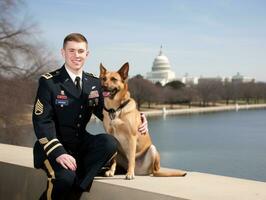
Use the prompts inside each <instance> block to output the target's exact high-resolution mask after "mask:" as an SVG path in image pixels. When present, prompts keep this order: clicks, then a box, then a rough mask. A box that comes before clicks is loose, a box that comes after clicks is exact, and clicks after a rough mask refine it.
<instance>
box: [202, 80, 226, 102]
mask: <svg viewBox="0 0 266 200" xmlns="http://www.w3.org/2000/svg"><path fill="white" fill-rule="evenodd" d="M222 88H223V85H222V81H221V80H220V79H207V78H206V79H199V84H198V86H197V90H198V93H199V95H200V98H201V100H202V103H203V106H208V103H209V102H212V103H213V104H215V102H216V101H217V100H218V99H221V95H222V94H221V93H222Z"/></svg>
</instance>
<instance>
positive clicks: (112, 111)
mask: <svg viewBox="0 0 266 200" xmlns="http://www.w3.org/2000/svg"><path fill="white" fill-rule="evenodd" d="M129 102H130V99H128V100H126V101H125V102H124V103H122V104H121V105H120V106H119V107H118V108H117V109H113V108H110V109H107V108H106V107H105V106H104V107H103V108H104V110H105V111H106V112H108V114H109V117H110V119H111V120H113V119H115V117H116V112H117V111H119V110H122V108H124V107H125V106H126V105H127V104H128V103H129Z"/></svg>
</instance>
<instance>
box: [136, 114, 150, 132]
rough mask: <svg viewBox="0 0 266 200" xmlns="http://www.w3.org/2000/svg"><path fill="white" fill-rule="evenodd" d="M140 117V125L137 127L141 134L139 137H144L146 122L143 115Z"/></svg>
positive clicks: (146, 129) (146, 130)
mask: <svg viewBox="0 0 266 200" xmlns="http://www.w3.org/2000/svg"><path fill="white" fill-rule="evenodd" d="M140 117H141V122H142V124H141V125H140V126H139V128H138V130H139V132H140V133H141V135H145V134H146V133H148V121H147V119H146V117H145V115H144V113H140Z"/></svg>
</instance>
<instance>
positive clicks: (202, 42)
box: [25, 0, 266, 82]
mask: <svg viewBox="0 0 266 200" xmlns="http://www.w3.org/2000/svg"><path fill="white" fill-rule="evenodd" d="M25 2H26V6H25V10H26V13H27V15H29V16H31V18H32V20H33V21H34V22H36V23H37V24H38V25H39V28H40V29H41V31H42V32H41V34H40V38H42V40H44V41H45V42H46V43H47V45H48V47H49V48H50V49H51V50H52V51H53V52H54V53H55V55H56V56H58V57H60V56H61V55H60V48H61V46H62V40H63V38H64V37H65V36H66V35H67V34H68V33H71V32H81V33H82V34H84V35H85V36H86V37H87V39H88V41H89V48H90V57H89V59H88V61H87V62H86V66H85V70H86V71H89V72H92V73H94V74H96V75H98V74H99V63H100V62H103V64H104V65H105V66H106V67H107V68H108V69H112V70H115V69H118V68H119V67H120V66H121V65H122V64H123V63H124V62H127V61H128V62H129V64H130V75H131V76H133V75H136V74H142V75H146V72H148V71H150V70H151V66H152V63H153V60H154V58H155V57H156V56H157V55H158V53H159V50H160V46H161V45H163V52H164V54H165V55H166V56H167V57H168V58H169V60H170V63H171V65H172V70H173V71H175V73H176V75H177V77H181V76H183V75H184V74H185V73H188V74H189V75H190V76H200V75H202V76H204V77H213V76H218V75H220V76H232V75H235V74H236V73H237V72H240V73H241V74H243V75H245V76H249V77H254V78H256V80H260V81H265V82H266V12H265V8H266V1H263V0H153V1H148V0H147V1H145V0H134V1H125V0H124V1H122V0H109V1H102V0H97V1H90V0H38V1H36V0H25ZM62 63H63V61H62Z"/></svg>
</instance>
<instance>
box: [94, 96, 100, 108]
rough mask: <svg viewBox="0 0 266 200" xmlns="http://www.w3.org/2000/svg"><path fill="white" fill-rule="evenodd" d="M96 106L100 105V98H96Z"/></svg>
mask: <svg viewBox="0 0 266 200" xmlns="http://www.w3.org/2000/svg"><path fill="white" fill-rule="evenodd" d="M94 101H95V105H96V106H98V103H99V99H98V98H95V100H94Z"/></svg>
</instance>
